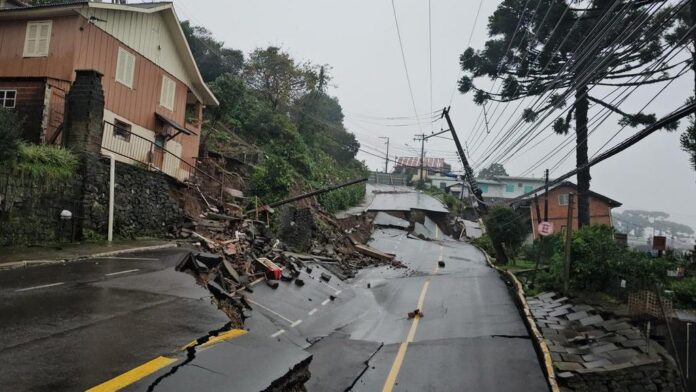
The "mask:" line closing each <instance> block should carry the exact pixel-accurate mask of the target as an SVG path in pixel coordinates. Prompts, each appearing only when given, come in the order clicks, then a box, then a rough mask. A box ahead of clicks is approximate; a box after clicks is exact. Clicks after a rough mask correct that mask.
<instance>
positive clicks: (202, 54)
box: [181, 20, 244, 82]
mask: <svg viewBox="0 0 696 392" xmlns="http://www.w3.org/2000/svg"><path fill="white" fill-rule="evenodd" d="M181 29H182V30H183V31H184V35H185V36H186V41H187V42H188V44H189V47H190V48H191V53H192V54H193V58H195V59H196V63H197V64H198V69H199V70H200V71H201V76H203V80H205V81H206V82H212V81H213V80H215V79H217V78H218V77H220V76H221V75H224V74H228V73H229V74H233V75H237V74H239V72H240V71H241V70H242V66H243V65H244V54H243V53H242V52H241V51H239V50H235V49H230V48H225V43H224V42H221V41H218V40H216V39H215V38H214V37H213V34H212V33H211V32H210V31H209V30H208V29H206V28H205V27H201V26H194V25H192V24H191V22H189V21H188V20H186V21H183V22H181Z"/></svg>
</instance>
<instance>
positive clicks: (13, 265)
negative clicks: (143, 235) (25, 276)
mask: <svg viewBox="0 0 696 392" xmlns="http://www.w3.org/2000/svg"><path fill="white" fill-rule="evenodd" d="M176 247H178V245H177V244H176V243H169V244H162V245H152V246H141V247H137V248H130V249H121V250H115V251H112V252H102V253H94V254H91V255H85V256H77V257H73V258H70V259H57V260H23V261H13V262H10V263H3V264H0V271H2V270H11V269H17V268H27V267H35V266H40V265H48V264H60V263H69V262H73V261H79V260H89V259H98V258H100V257H112V256H118V255H124V254H129V253H135V252H145V251H149V250H160V249H169V248H176Z"/></svg>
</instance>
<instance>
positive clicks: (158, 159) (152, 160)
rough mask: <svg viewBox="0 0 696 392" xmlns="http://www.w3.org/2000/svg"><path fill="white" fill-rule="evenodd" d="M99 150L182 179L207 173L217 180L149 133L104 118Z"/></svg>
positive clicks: (123, 160) (126, 161) (117, 158)
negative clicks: (139, 131) (134, 130)
mask: <svg viewBox="0 0 696 392" xmlns="http://www.w3.org/2000/svg"><path fill="white" fill-rule="evenodd" d="M103 130H104V132H103V137H102V146H101V147H102V150H103V151H104V152H108V153H113V154H115V158H116V160H118V161H121V162H125V163H129V164H132V165H136V166H141V167H143V168H146V169H148V170H154V171H159V172H162V173H164V174H166V175H168V176H170V177H173V178H175V179H177V180H179V181H181V182H186V181H190V180H192V178H193V177H194V176H196V175H201V176H206V177H208V178H209V179H211V180H213V181H216V182H219V181H220V180H219V179H216V178H214V177H212V176H210V175H209V174H207V173H204V172H202V171H201V170H199V169H197V168H196V167H195V166H193V165H191V164H190V163H188V162H186V161H185V160H183V159H181V157H180V154H179V155H177V154H175V153H173V152H172V151H170V150H168V149H167V148H166V142H164V141H163V142H162V143H159V142H158V141H156V140H152V139H150V137H152V135H151V134H150V135H139V134H137V133H136V132H133V131H132V130H131V129H128V128H127V127H125V126H120V125H118V124H112V123H110V122H107V121H104V128H103Z"/></svg>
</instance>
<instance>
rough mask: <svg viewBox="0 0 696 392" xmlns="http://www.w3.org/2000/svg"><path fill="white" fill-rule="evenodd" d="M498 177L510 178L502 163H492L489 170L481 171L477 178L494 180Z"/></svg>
mask: <svg viewBox="0 0 696 392" xmlns="http://www.w3.org/2000/svg"><path fill="white" fill-rule="evenodd" d="M496 176H508V173H507V171H506V170H505V167H504V166H503V165H501V164H500V163H491V164H490V166H488V167H487V168H485V169H481V171H480V172H479V174H478V176H477V177H478V178H483V179H487V180H492V179H494V178H495V177H496Z"/></svg>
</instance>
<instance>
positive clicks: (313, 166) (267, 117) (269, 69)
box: [182, 22, 367, 211]
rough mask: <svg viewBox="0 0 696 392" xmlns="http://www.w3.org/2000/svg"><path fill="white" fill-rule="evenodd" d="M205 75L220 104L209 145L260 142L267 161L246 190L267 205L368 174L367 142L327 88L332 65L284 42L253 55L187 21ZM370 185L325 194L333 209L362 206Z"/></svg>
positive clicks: (209, 122) (208, 124)
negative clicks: (363, 145)
mask: <svg viewBox="0 0 696 392" xmlns="http://www.w3.org/2000/svg"><path fill="white" fill-rule="evenodd" d="M182 28H183V29H184V32H185V34H186V37H187V39H188V42H189V45H190V46H191V50H192V52H193V54H194V57H195V58H196V61H197V62H198V64H199V67H200V70H201V74H202V75H203V77H204V79H206V82H207V83H208V85H209V87H210V88H211V90H212V91H213V92H214V94H215V95H216V97H217V98H218V100H219V101H220V106H219V107H217V108H212V107H211V108H208V109H207V110H206V114H205V119H204V124H203V134H202V139H201V140H202V148H204V149H207V150H209V151H215V152H220V153H223V154H224V153H226V152H227V151H230V149H232V148H233V147H232V146H233V145H234V143H235V140H238V139H241V140H243V141H244V142H246V143H248V144H250V145H252V146H255V147H256V148H257V149H258V150H259V152H260V154H259V155H260V160H259V162H258V163H257V164H256V166H255V168H254V172H253V174H252V176H251V178H250V181H249V183H248V189H246V190H245V191H246V193H247V194H250V195H252V196H253V195H256V196H258V197H259V198H260V199H261V200H262V201H263V202H264V203H271V202H274V201H278V200H282V199H283V198H285V197H286V196H288V195H289V194H291V193H293V190H300V189H301V190H302V191H308V190H313V189H319V188H322V187H325V186H328V185H333V184H338V183H341V182H345V181H348V180H352V179H357V178H361V177H364V176H366V174H367V169H366V167H365V165H364V164H363V163H361V162H359V161H357V160H356V159H355V155H356V153H357V152H358V148H359V147H360V145H359V143H358V142H357V140H356V139H355V136H354V135H353V134H351V133H349V132H347V131H346V129H345V127H344V125H343V112H342V108H341V105H340V104H339V102H338V100H337V99H336V98H335V97H332V96H330V95H328V94H327V92H326V91H327V87H328V83H329V82H330V80H331V78H330V76H329V74H328V67H327V66H316V65H313V64H311V63H304V62H299V61H297V60H295V59H293V58H292V57H291V56H290V55H289V54H288V53H286V52H284V51H283V50H282V49H280V48H277V47H268V48H265V49H256V50H254V51H253V52H251V53H249V54H248V55H246V56H245V55H244V54H242V52H240V51H238V50H234V49H229V48H225V47H224V44H223V43H222V42H220V41H217V40H216V39H215V38H214V37H213V36H212V34H211V33H210V32H209V31H208V30H206V29H205V28H202V27H197V26H192V25H191V24H190V23H189V22H183V23H182ZM364 192H365V188H364V186H361V185H356V186H351V187H348V188H345V189H342V190H339V191H334V192H331V193H329V194H325V195H323V196H321V197H319V202H320V204H321V205H322V206H323V207H324V208H326V209H327V210H329V211H337V210H341V209H344V208H346V207H349V206H351V205H355V204H358V203H359V202H360V201H361V200H362V197H363V196H364Z"/></svg>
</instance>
